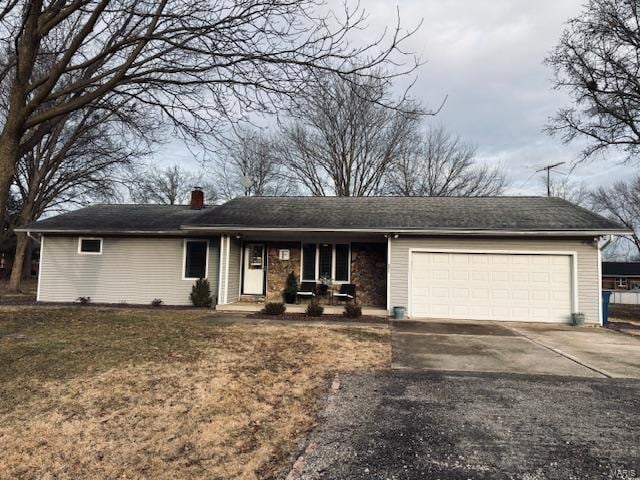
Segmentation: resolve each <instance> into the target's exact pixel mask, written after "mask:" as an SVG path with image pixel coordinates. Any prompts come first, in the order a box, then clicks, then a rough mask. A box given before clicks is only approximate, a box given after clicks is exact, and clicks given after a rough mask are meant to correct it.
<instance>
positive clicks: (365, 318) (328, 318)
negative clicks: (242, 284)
mask: <svg viewBox="0 0 640 480" xmlns="http://www.w3.org/2000/svg"><path fill="white" fill-rule="evenodd" d="M247 318H255V319H260V320H295V321H301V322H364V323H388V320H387V318H386V317H377V316H374V315H362V316H360V317H358V318H349V317H345V316H344V315H342V314H335V315H333V314H323V315H320V316H318V317H310V316H309V315H307V314H306V313H283V314H282V315H265V314H264V313H262V312H256V313H252V314H250V315H247Z"/></svg>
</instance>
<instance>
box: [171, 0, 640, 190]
mask: <svg viewBox="0 0 640 480" xmlns="http://www.w3.org/2000/svg"><path fill="white" fill-rule="evenodd" d="M336 1H337V0H336ZM582 3H583V2H582V0H560V1H558V0H537V1H535V2H533V1H530V0H446V1H443V0H400V1H399V2H398V4H397V5H398V6H399V8H400V15H401V17H402V22H403V24H404V25H406V26H407V27H410V26H413V25H415V24H416V22H417V21H418V20H419V19H423V24H422V27H421V29H420V30H419V32H418V33H417V34H416V35H415V36H414V37H413V38H412V39H411V40H410V42H409V44H408V46H409V47H411V49H413V50H414V51H415V52H417V53H418V54H419V56H420V57H421V59H422V60H423V61H425V62H426V64H425V65H423V66H422V67H420V69H419V71H418V72H417V76H418V78H417V83H416V84H415V86H414V87H413V90H412V95H413V96H414V97H417V98H418V99H420V100H421V101H422V102H424V103H425V104H427V105H433V106H436V105H438V104H440V103H441V101H442V100H443V98H444V97H445V96H447V95H448V100H447V102H446V104H445V106H444V108H443V110H442V111H441V113H440V114H439V115H438V116H437V117H435V118H433V119H429V120H428V122H431V123H441V124H443V125H444V126H445V127H447V128H448V129H449V130H451V131H453V132H455V133H457V134H459V135H460V136H461V137H462V138H464V139H465V140H467V141H469V142H471V143H473V144H475V145H476V146H477V147H478V156H479V159H480V160H481V161H483V162H488V163H499V164H501V165H503V166H504V167H505V168H506V169H507V171H508V173H509V175H510V177H511V179H512V181H513V186H512V188H511V190H510V191H509V192H508V193H511V194H543V193H544V188H543V185H542V183H540V182H541V181H540V175H541V174H538V175H534V171H535V170H536V168H539V167H542V166H543V165H545V164H549V163H555V162H558V161H566V162H568V163H570V162H572V161H573V160H575V159H576V158H577V153H578V150H579V146H578V145H575V146H572V145H570V146H567V145H563V144H562V143H561V142H560V141H559V140H557V139H554V138H551V137H549V136H548V135H546V134H545V133H543V131H542V129H543V128H544V126H545V123H546V122H547V119H548V118H549V116H551V115H552V114H553V113H554V112H555V111H556V110H557V108H558V107H559V106H560V105H562V104H564V103H566V102H567V98H566V97H565V96H564V95H563V94H562V93H561V92H556V91H554V90H552V88H551V81H550V79H551V71H550V69H549V68H548V67H546V66H545V65H544V64H543V60H544V58H545V56H546V55H547V53H548V52H549V51H550V50H551V49H552V48H553V46H554V45H555V44H556V43H557V41H558V39H559V37H560V34H561V32H562V29H563V24H564V23H565V22H566V21H567V20H568V19H569V18H570V17H572V16H576V15H577V14H579V12H580V10H581V4H582ZM361 5H362V6H364V8H365V9H366V10H367V12H368V13H369V22H368V23H369V25H370V31H368V32H369V34H370V35H372V36H373V35H376V34H379V33H380V31H381V30H382V28H383V26H384V25H385V24H388V23H389V21H390V20H392V19H393V18H394V16H395V8H396V3H395V2H393V1H389V0H362V1H361ZM399 87H400V85H399ZM164 153H165V154H166V156H164V155H163V156H164V160H165V161H166V162H170V163H175V162H181V161H185V160H186V161H189V159H190V158H191V154H190V153H189V152H188V151H187V150H186V149H184V148H182V147H181V146H178V145H172V146H171V147H170V148H168V149H167V150H165V152H164ZM605 165H606V168H605ZM631 169H632V167H629V166H622V165H617V164H614V162H612V160H611V159H608V161H607V159H601V160H599V161H594V162H591V163H589V164H586V165H580V166H578V167H577V168H576V169H575V170H574V172H573V173H572V174H571V178H572V179H575V180H577V181H585V182H588V183H589V184H590V185H598V184H603V183H607V182H609V181H611V180H613V179H618V178H622V177H623V176H625V174H626V173H628V172H629V171H630V170H631ZM568 170H569V168H567V167H566V166H564V167H562V168H561V169H560V171H561V172H568ZM558 175H560V174H558Z"/></svg>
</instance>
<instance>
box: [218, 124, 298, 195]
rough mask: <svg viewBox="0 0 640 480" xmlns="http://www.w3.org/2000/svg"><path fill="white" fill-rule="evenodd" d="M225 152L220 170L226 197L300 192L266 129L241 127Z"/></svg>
mask: <svg viewBox="0 0 640 480" xmlns="http://www.w3.org/2000/svg"><path fill="white" fill-rule="evenodd" d="M223 155H224V156H223V157H222V158H221V159H220V160H219V161H218V165H217V172H216V173H217V176H218V177H219V178H220V185H221V188H222V192H221V195H222V196H223V197H224V198H227V199H231V198H235V197H238V196H250V195H255V196H277V195H292V194H295V193H297V191H298V190H297V188H296V185H295V184H294V183H292V182H290V181H289V180H288V179H287V178H286V177H285V176H284V174H283V165H282V162H281V161H280V158H279V157H278V153H277V151H276V148H275V142H274V140H272V139H271V138H270V136H269V135H268V134H266V133H264V132H262V131H258V130H255V129H249V128H240V129H238V132H237V133H236V135H235V137H234V138H233V140H232V141H231V142H228V143H227V148H226V149H225V150H224V152H223Z"/></svg>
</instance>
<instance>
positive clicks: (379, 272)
mask: <svg viewBox="0 0 640 480" xmlns="http://www.w3.org/2000/svg"><path fill="white" fill-rule="evenodd" d="M351 283H353V284H354V285H355V286H356V297H357V302H358V303H359V304H361V305H368V306H375V307H386V305H387V245H386V244H385V243H352V244H351Z"/></svg>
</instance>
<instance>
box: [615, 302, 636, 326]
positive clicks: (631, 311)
mask: <svg viewBox="0 0 640 480" xmlns="http://www.w3.org/2000/svg"><path fill="white" fill-rule="evenodd" d="M609 317H610V318H612V319H620V320H632V321H636V322H638V323H640V305H622V304H617V303H610V304H609Z"/></svg>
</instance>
